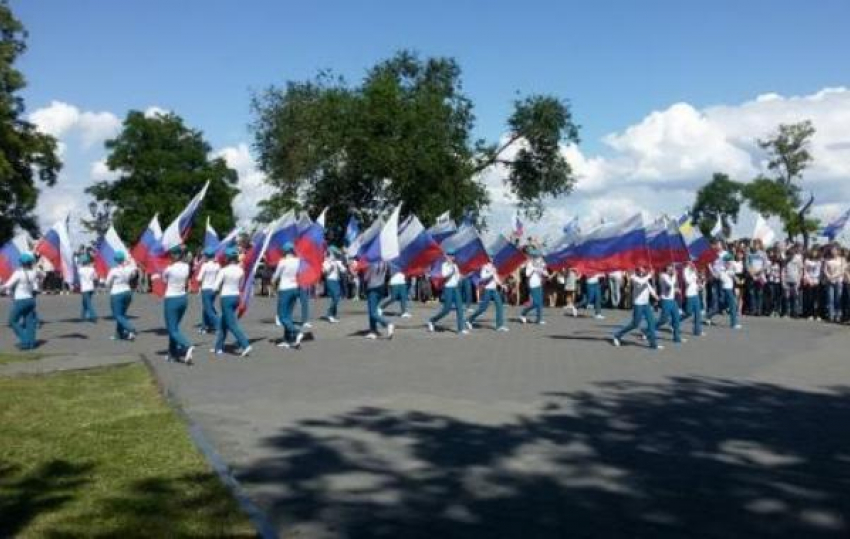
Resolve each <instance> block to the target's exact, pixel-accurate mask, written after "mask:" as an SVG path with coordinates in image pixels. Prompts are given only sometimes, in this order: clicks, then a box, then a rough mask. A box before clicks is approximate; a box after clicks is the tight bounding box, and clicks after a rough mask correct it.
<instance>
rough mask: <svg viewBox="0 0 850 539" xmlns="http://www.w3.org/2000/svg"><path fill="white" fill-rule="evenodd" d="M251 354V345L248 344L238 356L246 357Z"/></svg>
mask: <svg viewBox="0 0 850 539" xmlns="http://www.w3.org/2000/svg"><path fill="white" fill-rule="evenodd" d="M250 354H251V345H250V344H249V345H248V348H246V349H244V350H242V353H241V354H239V357H248V356H249V355H250Z"/></svg>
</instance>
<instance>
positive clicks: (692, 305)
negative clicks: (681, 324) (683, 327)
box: [682, 261, 703, 337]
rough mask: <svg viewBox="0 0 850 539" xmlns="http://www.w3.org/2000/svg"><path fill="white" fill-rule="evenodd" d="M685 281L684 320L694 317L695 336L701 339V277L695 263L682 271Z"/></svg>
mask: <svg viewBox="0 0 850 539" xmlns="http://www.w3.org/2000/svg"><path fill="white" fill-rule="evenodd" d="M682 277H683V278H684V280H685V315H684V316H682V320H683V321H684V320H686V319H687V318H688V317H691V316H693V317H694V336H695V337H701V336H702V335H703V331H702V301H701V299H700V289H701V288H702V287H701V286H700V277H699V273H698V272H697V268H696V266H695V265H694V263H693V262H690V261H689V262H688V263H687V264H686V265H685V269H684V270H683V271H682Z"/></svg>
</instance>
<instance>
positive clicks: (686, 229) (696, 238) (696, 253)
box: [679, 214, 717, 265]
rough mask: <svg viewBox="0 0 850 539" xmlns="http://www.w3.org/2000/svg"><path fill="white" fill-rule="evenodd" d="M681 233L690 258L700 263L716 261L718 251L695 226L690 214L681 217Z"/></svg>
mask: <svg viewBox="0 0 850 539" xmlns="http://www.w3.org/2000/svg"><path fill="white" fill-rule="evenodd" d="M679 234H681V236H682V240H683V241H684V242H685V247H686V248H687V250H688V255H689V256H690V259H691V260H692V261H693V262H694V263H695V264H698V265H707V264H711V263H712V262H714V260H715V259H716V258H717V253H716V252H715V250H714V249H712V248H711V244H710V243H709V241H708V240H707V239H706V237H705V236H703V235H702V232H700V231H699V229H698V228H697V227H695V226H694V224H693V222H692V221H691V218H690V216H689V215H687V214H685V215H683V216H682V217H681V218H680V219H679Z"/></svg>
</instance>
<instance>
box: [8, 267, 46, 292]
mask: <svg viewBox="0 0 850 539" xmlns="http://www.w3.org/2000/svg"><path fill="white" fill-rule="evenodd" d="M3 289H4V290H11V289H14V290H15V292H14V295H13V296H12V297H14V298H15V299H31V298H32V297H33V294H34V292H35V291H37V290H38V272H37V271H36V270H33V269H28V270H25V269H23V268H18V269H16V270H15V271H14V273H12V276H11V277H9V280H8V281H6V283H4V284H3Z"/></svg>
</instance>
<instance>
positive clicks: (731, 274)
mask: <svg viewBox="0 0 850 539" xmlns="http://www.w3.org/2000/svg"><path fill="white" fill-rule="evenodd" d="M724 261H725V262H726V267H725V268H724V269H723V270H720V271H719V272H715V276H716V277H717V278H718V279H719V280H720V286H721V289H722V290H723V298H724V300H725V301H726V305H728V306H729V327H731V328H732V329H741V325H740V324H738V309H737V308H736V306H735V305H736V304H735V279H736V278H737V275H736V273H735V269H736V268H735V261H734V260H732V255H729V254H727V255H725V256H724ZM712 318H713V315H712V314H711V313H709V315H708V317H707V319H708V320H707V323H709V324H711V323H713V321H712Z"/></svg>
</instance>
